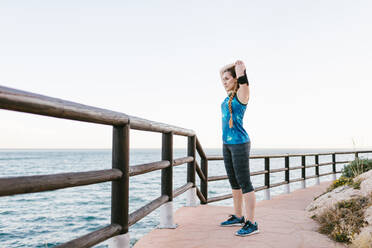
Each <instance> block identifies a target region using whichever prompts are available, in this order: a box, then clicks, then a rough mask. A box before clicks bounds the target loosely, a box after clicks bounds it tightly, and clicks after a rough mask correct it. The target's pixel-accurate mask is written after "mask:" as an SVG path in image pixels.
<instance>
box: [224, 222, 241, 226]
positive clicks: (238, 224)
mask: <svg viewBox="0 0 372 248" xmlns="http://www.w3.org/2000/svg"><path fill="white" fill-rule="evenodd" d="M220 226H244V223H236V224H229V225H220Z"/></svg>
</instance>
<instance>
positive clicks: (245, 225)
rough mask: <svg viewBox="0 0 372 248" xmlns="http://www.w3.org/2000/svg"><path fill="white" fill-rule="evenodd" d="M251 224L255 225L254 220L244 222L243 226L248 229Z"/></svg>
mask: <svg viewBox="0 0 372 248" xmlns="http://www.w3.org/2000/svg"><path fill="white" fill-rule="evenodd" d="M250 223H251V224H250ZM251 225H252V226H253V225H254V224H253V223H252V222H248V221H247V222H246V223H245V224H244V226H243V228H244V229H247V228H248V227H250V226H251Z"/></svg>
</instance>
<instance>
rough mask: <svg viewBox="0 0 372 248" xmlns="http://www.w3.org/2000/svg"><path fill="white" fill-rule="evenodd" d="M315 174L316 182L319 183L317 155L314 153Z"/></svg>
mask: <svg viewBox="0 0 372 248" xmlns="http://www.w3.org/2000/svg"><path fill="white" fill-rule="evenodd" d="M315 164H316V166H315V175H316V178H315V179H316V184H320V178H319V155H315Z"/></svg>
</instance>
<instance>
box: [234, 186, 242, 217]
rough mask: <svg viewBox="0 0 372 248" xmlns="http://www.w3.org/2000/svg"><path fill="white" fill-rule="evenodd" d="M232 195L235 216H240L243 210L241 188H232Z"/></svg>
mask: <svg viewBox="0 0 372 248" xmlns="http://www.w3.org/2000/svg"><path fill="white" fill-rule="evenodd" d="M232 195H233V200H234V212H235V215H236V216H237V217H239V218H240V217H242V215H243V211H242V207H243V196H242V195H243V194H242V189H232Z"/></svg>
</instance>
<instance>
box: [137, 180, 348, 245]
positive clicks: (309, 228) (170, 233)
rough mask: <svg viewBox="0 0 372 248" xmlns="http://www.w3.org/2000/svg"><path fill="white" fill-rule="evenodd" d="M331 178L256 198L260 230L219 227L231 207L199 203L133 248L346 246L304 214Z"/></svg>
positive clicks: (148, 235)
mask: <svg viewBox="0 0 372 248" xmlns="http://www.w3.org/2000/svg"><path fill="white" fill-rule="evenodd" d="M330 183H331V182H330V181H327V182H321V183H320V184H319V185H315V186H310V187H308V188H305V189H297V190H295V191H293V192H291V193H290V194H282V195H278V196H274V197H273V198H272V199H271V200H263V201H259V202H257V204H256V209H255V212H256V213H255V221H256V222H257V223H258V228H259V230H260V233H258V234H254V235H251V236H246V237H240V236H235V235H234V232H235V231H236V230H238V229H239V227H220V226H219V223H220V222H222V221H224V220H226V219H227V217H228V215H229V214H231V213H233V207H224V206H213V205H199V206H197V207H182V208H179V209H177V211H176V213H175V217H174V218H175V222H176V223H177V224H178V227H177V228H176V229H154V230H152V231H151V232H150V233H148V234H147V235H145V236H144V237H142V238H141V239H140V240H139V241H138V242H137V243H136V244H135V245H134V248H147V247H157V248H163V247H164V248H172V247H177V248H181V247H188V248H202V247H213V248H214V247H229V248H239V247H247V248H248V247H249V248H282V247H283V248H334V247H347V246H346V245H343V244H340V243H337V242H334V241H332V240H331V239H329V238H328V237H327V236H325V235H323V234H320V233H318V232H317V231H316V230H317V227H318V224H317V222H315V221H314V220H312V219H311V218H309V217H308V215H306V211H305V210H304V209H305V207H306V206H307V205H308V204H309V203H310V202H311V201H312V200H313V197H315V196H317V195H319V194H321V193H323V192H324V191H325V189H326V188H327V187H328V185H330Z"/></svg>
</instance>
